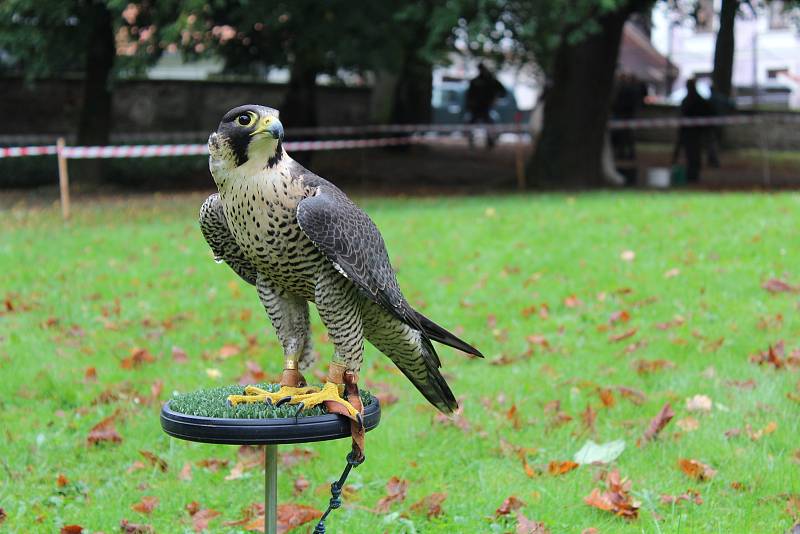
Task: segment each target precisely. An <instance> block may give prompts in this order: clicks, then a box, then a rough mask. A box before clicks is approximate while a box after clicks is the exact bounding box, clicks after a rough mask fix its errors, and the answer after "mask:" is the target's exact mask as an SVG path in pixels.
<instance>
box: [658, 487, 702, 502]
mask: <svg viewBox="0 0 800 534" xmlns="http://www.w3.org/2000/svg"><path fill="white" fill-rule="evenodd" d="M681 501H686V502H693V503H695V504H703V498H702V497H701V496H700V492H699V491H697V490H693V489H691V488H690V489H687V490H686V492H684V493H683V494H681V495H662V496H661V504H678V503H680V502H681Z"/></svg>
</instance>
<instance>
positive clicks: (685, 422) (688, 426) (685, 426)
mask: <svg viewBox="0 0 800 534" xmlns="http://www.w3.org/2000/svg"><path fill="white" fill-rule="evenodd" d="M675 424H676V425H678V428H680V429H681V430H683V431H684V432H694V431H695V430H697V429H698V428H700V421H698V420H697V419H695V418H694V417H684V418H682V419H678V420H677V421H675Z"/></svg>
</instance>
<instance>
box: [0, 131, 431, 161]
mask: <svg viewBox="0 0 800 534" xmlns="http://www.w3.org/2000/svg"><path fill="white" fill-rule="evenodd" d="M416 142H419V138H418V137H413V136H409V137H386V138H383V139H336V140H330V141H289V142H287V143H285V146H286V150H288V151H291V152H307V151H312V150H342V149H348V148H366V147H376V146H397V145H410V144H412V143H416ZM57 152H58V151H57V149H56V147H55V146H28V147H13V148H0V158H13V157H21V156H41V155H51V154H56V153H57ZM62 154H63V156H64V157H65V158H67V159H98V158H103V159H105V158H153V157H162V156H193V155H205V154H208V145H205V144H202V145H201V144H196V145H118V146H67V147H64V149H63V151H62Z"/></svg>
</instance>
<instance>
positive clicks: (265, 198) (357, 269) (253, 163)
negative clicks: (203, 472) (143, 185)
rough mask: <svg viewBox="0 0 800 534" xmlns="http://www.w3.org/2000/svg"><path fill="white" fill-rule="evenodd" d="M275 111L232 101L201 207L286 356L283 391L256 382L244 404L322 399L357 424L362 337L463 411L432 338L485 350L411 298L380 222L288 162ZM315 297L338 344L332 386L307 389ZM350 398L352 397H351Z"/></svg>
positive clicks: (213, 141)
mask: <svg viewBox="0 0 800 534" xmlns="http://www.w3.org/2000/svg"><path fill="white" fill-rule="evenodd" d="M282 141H283V126H282V124H281V122H280V120H279V118H278V112H277V111H276V110H274V109H270V108H266V107H263V106H256V105H247V106H241V107H238V108H235V109H233V110H231V111H230V112H228V113H227V114H226V115H225V116H224V117H223V119H222V122H221V123H220V125H219V128H218V129H217V131H216V132H214V133H212V134H211V137H210V138H209V153H210V157H209V166H210V168H211V173H212V176H213V178H214V181H215V183H216V185H217V188H218V190H219V193H217V194H213V195H211V196H210V197H209V198H208V199H207V200H206V201H205V203H204V204H203V206H202V208H201V210H200V227H201V230H202V232H203V235H204V237H205V239H206V241H207V242H208V244H209V246H210V247H211V249H212V251H213V253H214V256H215V258H216V259H217V260H219V261H224V262H225V263H227V264H228V265H229V266H230V267H231V268H232V269H233V270H234V271H235V272H236V273H237V274H238V275H239V276H240V277H241V278H243V279H244V280H245V281H247V282H248V283H250V284H252V285H254V286H255V287H256V290H257V292H258V296H259V298H260V299H261V302H262V304H263V305H264V307H265V309H266V312H267V315H268V316H269V318H270V320H271V322H272V324H273V326H274V327H275V329H276V331H277V334H278V337H279V339H280V342H281V345H282V347H283V351H284V356H285V366H284V372H283V374H282V377H281V390H280V391H279V392H277V393H270V392H268V391H265V390H263V389H260V388H256V387H254V386H249V387H248V388H246V389H245V394H244V395H235V396H232V397H231V398H230V399H229V400H230V401H231V402H232V403H233V404H238V403H242V402H265V401H266V402H274V403H279V402H288V403H291V404H300V405H301V408H304V407H310V406H314V405H316V404H320V403H323V402H325V403H326V405H329V406H330V405H331V404H332V403H333V404H338V405H340V407H343V409H342V408H340V411H341V413H344V414H345V415H348V416H349V417H351V419H354V420H359V421H360V414H359V410H357V409H356V408H355V407H353V406H352V404H351V403H350V402H348V401H346V400H344V399H342V398H341V393H342V389H343V388H342V385H343V384H344V382H346V381H348V379H349V380H350V381H352V382H353V383H355V382H356V381H357V373H358V372H359V371H360V368H361V364H362V361H363V352H364V343H363V340H364V339H365V338H366V339H367V340H368V341H370V343H371V344H372V345H374V346H375V347H376V348H377V349H378V350H379V351H381V352H382V353H384V354H385V355H387V356H388V357H389V358H390V359H391V360H392V361H393V362H394V363H395V364H396V365H397V367H398V368H399V369H400V370H401V371H402V372H403V373H404V374H405V376H406V377H408V379H409V380H410V381H411V382H412V383H413V384H414V385H415V386H416V387H417V389H418V390H419V391H420V392H421V393H422V394H423V395H424V396H425V398H426V399H428V400H429V401H430V402H431V403H432V404H433V405H434V406H436V407H437V408H438V409H439V410H441V411H443V412H451V411H453V410H454V409H455V408H456V407H457V403H456V400H455V397H454V396H453V393H452V391H451V390H450V388H449V387H448V385H447V383H446V382H445V380H444V378H443V377H442V375H441V373H440V372H439V368H440V366H441V363H440V360H439V357H438V356H437V354H436V351H435V349H434V347H433V345H432V343H431V341H432V340H434V341H438V342H441V343H444V344H447V345H450V346H452V347H455V348H458V349H460V350H462V351H464V352H467V353H470V354H473V355H476V356H481V354H480V352H479V351H478V350H477V349H475V348H473V347H472V346H470V345H469V344H467V343H466V342H464V341H462V340H460V339H458V338H457V337H456V336H455V335H453V334H451V333H450V332H448V331H447V330H445V329H444V328H442V327H440V326H438V325H437V324H435V323H434V322H433V321H431V320H429V319H428V318H426V317H425V316H423V315H422V314H420V313H419V312H417V311H416V310H414V309H413V308H412V307H411V305H410V304H409V303H408V301H406V299H405V298H404V297H403V294H402V293H401V291H400V288H399V286H398V284H397V279H396V276H395V273H394V271H393V269H392V266H391V263H390V261H389V256H388V254H387V252H386V246H385V244H384V241H383V238H382V237H381V235H380V232H379V231H378V229H377V227H376V226H375V224H374V223H373V222H372V220H371V219H370V218H369V217H368V216H367V214H366V213H364V212H363V211H362V210H361V209H360V208H359V207H358V206H356V205H355V204H354V203H353V202H352V201H351V200H350V199H349V198H348V197H347V196H346V195H345V194H344V193H343V192H342V191H341V190H340V189H338V188H337V187H336V186H335V185H333V184H332V183H330V182H328V181H327V180H325V179H323V178H321V177H319V176H317V175H316V174H314V173H312V172H311V171H309V170H307V169H305V168H304V167H303V166H301V165H300V164H298V163H297V162H295V161H294V160H292V159H291V158H290V157H289V155H288V154H287V153H286V151H285V150H284V147H283V145H282ZM308 302H313V303H314V304H315V305H316V306H317V309H318V311H319V315H320V318H321V319H322V322H323V324H324V325H325V327H326V329H327V330H328V334H329V337H330V339H331V341H332V343H333V346H334V355H333V360H332V363H331V365H330V370H329V375H328V378H327V380H326V383H325V385H324V386H323V387H322V388H321V389H319V388H313V387H307V386H306V385H305V379H304V378H303V376H302V374H301V372H300V371H302V370H304V369H307V368H308V367H309V366H310V365H312V363H313V356H312V355H313V351H312V340H311V332H310V326H309V319H308ZM351 400H352V399H351Z"/></svg>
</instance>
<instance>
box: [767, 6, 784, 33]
mask: <svg viewBox="0 0 800 534" xmlns="http://www.w3.org/2000/svg"><path fill="white" fill-rule="evenodd" d="M768 9H769V29H770V30H786V29H788V28H789V10H788V9H787V6H786V3H785V2H783V1H781V0H773V1H772V2H770V3H769V4H768Z"/></svg>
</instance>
